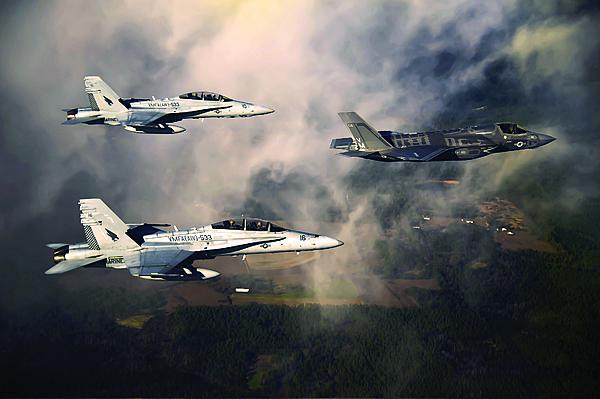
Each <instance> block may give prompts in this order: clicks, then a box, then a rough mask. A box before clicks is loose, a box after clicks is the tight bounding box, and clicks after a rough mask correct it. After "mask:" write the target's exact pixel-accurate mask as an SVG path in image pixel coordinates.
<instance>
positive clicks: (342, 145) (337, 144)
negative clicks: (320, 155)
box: [329, 137, 354, 150]
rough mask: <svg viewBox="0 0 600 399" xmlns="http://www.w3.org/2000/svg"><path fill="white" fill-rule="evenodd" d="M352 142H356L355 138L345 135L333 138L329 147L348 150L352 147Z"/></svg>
mask: <svg viewBox="0 0 600 399" xmlns="http://www.w3.org/2000/svg"><path fill="white" fill-rule="evenodd" d="M352 144H354V140H352V138H351V137H344V138H342V139H333V140H331V144H330V145H329V148H332V149H335V150H348V149H350V146H351V145H352Z"/></svg>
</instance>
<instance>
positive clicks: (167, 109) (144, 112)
mask: <svg viewBox="0 0 600 399" xmlns="http://www.w3.org/2000/svg"><path fill="white" fill-rule="evenodd" d="M83 81H84V83H85V92H86V93H87V96H88V99H89V102H90V106H89V107H82V108H73V109H63V111H65V112H66V113H67V119H66V120H65V121H64V122H63V125H75V124H78V123H85V124H86V125H109V126H123V127H124V128H125V130H128V131H130V132H134V133H147V134H174V133H181V132H184V131H185V128H183V127H181V126H177V125H172V123H174V122H179V121H181V120H183V119H202V118H236V117H248V116H256V115H265V114H270V113H272V112H274V111H273V110H272V109H270V108H267V107H263V106H260V105H255V104H252V103H249V102H245V101H238V100H232V99H231V98H228V97H225V96H223V95H221V94H217V93H211V92H208V91H195V92H190V93H185V94H182V95H180V96H179V97H171V98H163V99H156V98H154V97H152V98H121V97H120V96H119V95H118V94H117V93H115V92H114V91H113V89H111V88H110V86H108V85H107V84H106V83H105V82H104V81H103V80H102V79H101V78H100V77H98V76H86V77H85V78H84V80H83Z"/></svg>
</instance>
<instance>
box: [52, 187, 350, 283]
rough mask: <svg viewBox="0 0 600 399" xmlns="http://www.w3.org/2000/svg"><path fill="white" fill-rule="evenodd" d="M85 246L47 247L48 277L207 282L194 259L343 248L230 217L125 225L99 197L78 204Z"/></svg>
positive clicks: (327, 239)
mask: <svg viewBox="0 0 600 399" xmlns="http://www.w3.org/2000/svg"><path fill="white" fill-rule="evenodd" d="M79 209H80V213H81V214H80V217H81V224H83V231H84V233H85V238H86V241H87V242H84V243H80V244H74V245H69V244H47V246H48V247H49V248H51V249H53V250H54V263H55V265H54V266H53V267H51V268H50V269H48V270H47V271H46V274H59V273H65V272H68V271H71V270H74V269H78V268H80V267H107V268H112V269H127V270H128V271H129V273H131V275H132V276H135V277H140V278H143V279H149V280H184V281H185V280H208V279H211V278H215V277H217V276H219V273H218V272H216V271H214V270H208V269H202V268H195V267H194V266H193V265H192V263H193V262H194V261H195V260H201V259H213V258H215V257H216V256H235V255H252V254H266V253H275V252H300V251H315V250H321V249H329V248H335V247H338V246H340V245H343V243H342V242H341V241H338V240H336V239H335V238H331V237H327V236H322V235H319V234H314V233H306V232H303V231H297V230H291V229H286V228H283V227H280V226H278V225H276V224H274V223H271V222H268V221H264V220H260V219H250V218H243V219H230V220H225V221H222V222H219V223H214V224H209V225H207V226H203V227H199V228H192V229H188V230H177V229H176V228H175V229H174V230H173V231H165V230H163V229H160V228H159V227H165V226H169V225H165V224H155V223H138V224H125V223H124V222H123V221H122V220H121V219H119V217H118V216H117V215H115V214H114V213H113V211H111V210H110V208H109V207H108V206H106V204H105V203H104V202H103V201H102V200H101V199H97V198H93V199H82V200H79Z"/></svg>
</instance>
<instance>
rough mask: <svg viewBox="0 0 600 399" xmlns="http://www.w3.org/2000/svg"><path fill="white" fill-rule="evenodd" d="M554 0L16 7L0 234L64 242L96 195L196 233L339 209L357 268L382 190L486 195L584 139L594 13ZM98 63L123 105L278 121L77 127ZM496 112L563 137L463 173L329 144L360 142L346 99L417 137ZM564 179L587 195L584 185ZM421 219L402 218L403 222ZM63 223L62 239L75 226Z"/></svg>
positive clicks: (418, 197) (429, 199)
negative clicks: (220, 110) (72, 122)
mask: <svg viewBox="0 0 600 399" xmlns="http://www.w3.org/2000/svg"><path fill="white" fill-rule="evenodd" d="M538 6H539V5H536V4H533V5H531V4H523V3H517V2H514V1H507V2H500V3H492V4H485V5H482V4H479V3H473V2H468V1H462V0H460V1H458V0H457V1H449V2H420V1H407V2H387V1H382V2H377V3H372V2H353V1H352V2H350V1H349V2H344V3H327V2H317V1H298V2H285V3H281V2H269V1H267V2H264V1H245V2H239V1H214V2H203V3H201V4H200V3H189V2H174V3H169V4H167V3H153V4H152V5H151V6H149V5H148V4H147V3H145V2H139V1H129V2H125V3H121V2H107V3H106V2H105V3H98V4H96V3H73V2H61V1H58V2H46V3H37V4H35V5H33V4H25V3H18V4H16V5H15V4H12V5H11V6H5V9H4V10H3V13H2V14H3V17H2V18H3V19H2V22H3V23H2V35H1V37H0V48H1V49H2V51H3V63H2V65H1V66H0V74H1V77H2V79H1V82H2V83H0V87H1V88H2V89H3V90H2V91H3V94H4V98H3V102H2V104H1V105H0V115H2V121H3V126H2V128H1V129H2V137H1V138H2V142H1V143H2V146H0V147H1V148H0V151H1V154H2V155H1V157H0V162H1V163H0V165H1V166H2V168H3V170H4V173H3V176H2V177H1V179H2V185H3V187H8V188H9V189H7V193H6V195H5V196H4V199H3V200H2V205H3V207H4V209H6V211H5V212H3V215H2V220H1V223H2V227H3V233H2V234H3V237H2V238H3V240H4V242H5V243H7V244H8V245H7V246H8V247H12V248H17V249H18V250H19V251H20V250H22V249H23V248H27V247H28V246H29V245H41V244H42V242H35V243H33V242H26V243H25V242H21V241H20V240H18V239H16V238H15V234H14V231H18V232H19V234H21V235H22V234H26V233H27V232H26V231H24V230H23V226H32V225H34V224H33V223H34V222H35V221H41V222H40V223H46V224H48V225H45V226H41V227H40V229H43V230H44V231H45V233H44V234H48V235H50V234H51V232H52V229H53V226H51V224H53V223H61V221H62V220H66V219H68V220H74V221H75V222H76V217H77V211H76V201H77V199H78V198H79V197H83V196H96V197H101V198H104V199H105V200H106V201H107V202H108V203H109V205H110V206H112V207H114V208H115V209H116V210H118V213H119V214H122V215H123V217H124V218H125V219H126V220H132V221H143V220H152V221H158V222H174V223H176V224H177V225H179V226H180V227H182V226H194V225H202V224H207V223H210V222H212V221H214V220H215V219H216V218H218V217H220V216H222V215H223V214H225V213H227V212H230V211H237V210H246V211H248V210H252V211H254V212H256V213H263V212H264V214H265V215H270V216H273V217H275V216H277V217H279V218H283V219H287V220H290V221H291V222H293V220H292V219H298V220H306V219H309V218H313V220H311V221H307V222H308V224H309V227H310V228H313V229H315V231H319V229H327V228H329V227H327V224H326V223H322V222H326V221H328V218H329V217H333V218H336V219H337V220H343V221H344V222H345V224H343V225H342V226H341V227H340V228H339V234H341V235H342V236H343V237H341V238H342V239H343V240H344V241H346V239H347V240H348V241H347V243H346V245H345V246H344V247H341V248H339V249H337V250H336V251H335V253H336V259H337V255H338V254H339V259H344V260H345V259H353V257H354V256H357V255H356V250H355V246H356V245H358V242H369V236H370V234H373V231H370V230H369V231H365V232H364V235H363V233H360V232H359V233H356V234H352V233H351V231H360V228H358V227H357V224H356V221H357V220H361V219H363V218H368V217H370V216H371V215H372V214H373V213H375V214H376V213H377V212H379V213H380V214H387V213H389V209H387V210H386V209H372V207H373V204H374V203H378V204H384V203H385V200H384V199H382V198H383V197H382V196H381V195H382V193H381V192H378V190H382V191H383V192H384V193H387V194H390V195H396V194H394V193H395V190H398V188H401V189H402V190H404V191H405V194H406V198H407V199H408V200H410V201H412V204H413V205H411V206H410V207H407V208H406V209H411V210H412V211H414V212H416V211H417V208H419V207H430V208H436V209H442V208H444V206H446V205H445V203H446V202H445V201H444V198H440V196H437V195H435V194H431V193H426V192H423V190H416V189H415V188H414V186H415V185H416V184H417V183H418V182H420V181H422V180H423V179H428V178H431V177H432V176H443V175H447V174H448V173H452V174H454V175H458V176H461V177H462V178H463V179H464V182H463V184H462V185H461V188H460V189H459V190H457V191H455V194H453V195H456V196H458V197H459V198H460V199H462V200H476V199H478V198H483V197H485V196H487V195H491V194H493V193H494V191H495V189H496V188H497V187H498V186H499V185H501V184H502V182H504V181H506V179H509V178H511V176H515V174H518V173H523V171H526V170H528V166H529V165H532V164H536V163H539V162H542V161H543V162H548V163H550V164H554V165H555V164H557V163H559V162H561V160H562V159H563V156H568V154H569V148H572V147H571V145H570V144H566V143H569V139H570V138H572V137H578V138H580V139H581V138H582V137H586V138H587V137H589V135H587V134H586V133H585V132H586V131H587V130H589V129H590V128H597V127H598V117H596V116H594V115H592V116H591V117H589V120H587V121H585V120H584V122H581V120H582V118H584V117H585V114H586V113H588V114H590V113H594V112H593V110H594V107H595V105H596V101H595V100H594V99H593V98H592V97H591V96H590V94H591V93H592V92H593V90H596V92H597V89H593V88H589V87H587V85H586V83H587V82H588V81H589V79H590V76H592V77H593V74H592V75H590V72H589V71H588V70H589V67H588V66H586V65H585V62H584V60H592V61H593V60H594V58H593V54H595V52H594V49H597V45H598V40H597V39H595V37H598V36H597V35H596V36H594V35H593V33H594V32H595V30H594V29H597V28H594V26H595V25H594V21H595V20H596V19H597V18H596V19H594V18H592V17H587V16H585V15H583V13H582V12H580V11H577V10H575V11H572V12H571V14H569V16H568V18H567V17H562V16H556V15H555V13H556V12H557V11H552V10H550V11H549V10H545V13H542V14H539V15H540V16H537V17H531V15H538V14H536V13H533V12H532V9H535V8H536V7H538ZM591 65H593V63H592V64H591ZM86 74H98V75H100V76H103V77H104V78H105V80H106V81H107V82H108V83H109V84H110V85H111V86H112V87H113V88H114V89H115V91H116V92H117V93H119V94H120V95H122V96H124V97H130V96H132V97H133V96H151V95H155V96H175V95H178V94H180V93H183V92H186V91H190V90H212V91H216V92H220V93H223V94H225V95H227V96H230V97H233V98H238V99H242V100H248V101H252V102H256V103H259V104H264V105H267V106H269V107H272V108H274V109H276V112H275V113H274V114H271V115H267V116H264V117H257V118H251V119H244V120H206V121H204V122H200V121H186V122H184V123H183V125H185V126H186V128H187V129H188V132H186V133H185V134H182V135H176V136H173V137H156V136H141V135H133V134H129V133H126V132H124V131H122V130H121V129H119V128H104V127H97V126H76V127H66V126H62V125H60V122H61V121H62V117H63V115H62V113H61V112H60V109H61V108H66V107H71V106H75V105H77V104H85V101H86V100H85V97H84V95H83V84H82V78H83V76H84V75H86ZM547 88H549V89H548V90H546V89H547ZM481 105H490V107H491V108H494V112H496V111H497V110H498V109H501V110H503V111H508V112H507V113H508V115H509V117H510V119H518V118H522V119H523V120H525V122H527V123H530V124H531V127H533V128H539V129H540V130H541V131H545V132H554V131H556V132H558V133H557V134H558V135H559V137H560V141H559V142H558V143H555V144H552V147H548V148H543V149H540V150H537V151H535V152H522V153H519V154H506V155H502V156H496V157H490V158H486V159H483V160H480V161H475V162H472V163H466V164H462V165H455V164H443V165H419V166H412V165H411V166H409V165H373V164H370V163H369V162H368V161H363V160H351V159H343V158H340V157H336V156H334V154H333V152H332V151H330V150H329V149H328V144H329V140H330V139H331V138H333V137H343V136H347V135H348V132H347V131H346V129H345V128H344V126H343V125H342V124H341V123H340V121H339V120H338V118H337V115H336V113H337V112H339V111H342V110H356V111H358V112H360V113H361V114H362V115H363V116H364V117H365V118H366V119H367V120H369V121H370V122H371V123H372V124H373V125H374V126H376V127H377V128H380V129H407V130H413V129H421V128H422V129H425V128H430V127H447V126H446V125H448V124H455V123H458V124H461V123H464V120H465V119H466V118H467V116H469V110H470V109H471V108H474V107H478V106H481ZM494 116H496V114H495V115H494ZM526 119H527V120H526ZM515 121H520V122H521V119H518V120H515ZM528 127H529V126H528ZM596 131H597V129H596ZM561 134H562V135H561ZM568 147H569V148H568ZM580 154H582V156H583V157H585V159H587V160H588V161H590V162H592V159H593V158H594V156H595V155H594V154H595V153H594V152H593V151H590V150H589V149H587V150H586V149H583V151H582V152H580ZM557 155H558V156H557ZM553 157H554V159H553ZM595 165H597V163H595ZM592 169H593V167H592ZM593 170H595V169H593ZM363 171H367V172H368V173H363ZM586 173H589V172H586ZM356 176H359V177H360V178H363V179H365V181H367V182H368V183H367V184H366V185H367V187H372V189H370V190H369V189H367V190H365V191H364V192H362V193H354V192H349V189H348V187H349V184H348V181H349V180H348V179H353V178H356ZM565 190H566V192H577V193H584V194H583V195H584V196H586V195H588V194H589V189H583V188H582V187H581V186H580V185H579V184H576V183H570V184H568V186H566V187H565ZM91 191H94V192H91ZM65 193H68V194H65ZM387 194H386V195H387ZM59 202H61V203H60V204H59ZM62 202H67V203H68V204H66V205H65V204H62ZM386 212H387V213H386ZM44 215H52V216H53V217H52V218H49V219H48V218H45V217H44ZM407 217H408V216H406V215H397V218H398V220H397V221H396V222H398V223H400V224H402V223H404V222H402V221H403V220H406V218H407ZM329 220H330V219H329ZM355 229H356V230H355ZM55 233H56V238H55V239H56V240H62V238H61V237H59V235H61V234H64V232H63V231H62V230H56V231H55ZM9 252H10V251H9ZM349 254H353V255H352V256H350V255H349ZM39 256H40V257H36V258H35V259H34V258H32V259H31V261H30V262H29V264H28V265H27V266H26V267H27V268H28V270H30V272H31V273H41V272H42V271H43V267H44V266H45V265H46V264H47V261H46V260H45V259H44V258H42V257H41V256H42V255H41V254H40V255H39ZM11 259H12V258H11ZM332 262H337V260H336V261H333V260H332ZM338 263H339V262H338ZM323 267H325V265H323Z"/></svg>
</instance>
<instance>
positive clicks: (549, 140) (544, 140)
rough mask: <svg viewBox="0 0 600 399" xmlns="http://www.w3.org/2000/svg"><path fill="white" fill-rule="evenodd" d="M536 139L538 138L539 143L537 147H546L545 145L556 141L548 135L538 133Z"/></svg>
mask: <svg viewBox="0 0 600 399" xmlns="http://www.w3.org/2000/svg"><path fill="white" fill-rule="evenodd" d="M538 137H539V142H540V145H539V146H540V147H541V146H543V145H546V144H550V143H552V142H553V141H554V140H556V138H555V137H552V136H550V135H548V134H541V133H538Z"/></svg>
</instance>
